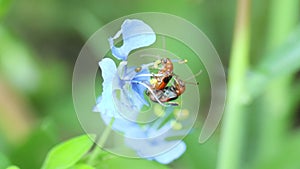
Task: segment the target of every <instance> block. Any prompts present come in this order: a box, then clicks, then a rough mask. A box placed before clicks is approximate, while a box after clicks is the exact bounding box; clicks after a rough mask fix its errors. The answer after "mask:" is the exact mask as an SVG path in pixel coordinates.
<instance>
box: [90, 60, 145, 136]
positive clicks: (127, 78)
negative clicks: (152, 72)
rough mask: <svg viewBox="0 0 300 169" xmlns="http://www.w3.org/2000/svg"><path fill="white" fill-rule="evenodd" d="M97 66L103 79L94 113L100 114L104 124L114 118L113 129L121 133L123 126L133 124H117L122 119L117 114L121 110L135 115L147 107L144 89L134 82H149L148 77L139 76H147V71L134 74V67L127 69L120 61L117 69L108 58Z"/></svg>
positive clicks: (125, 121) (123, 122)
mask: <svg viewBox="0 0 300 169" xmlns="http://www.w3.org/2000/svg"><path fill="white" fill-rule="evenodd" d="M99 66H100V68H101V72H102V78H103V83H102V88H103V92H102V95H101V96H100V97H99V98H98V99H97V104H96V106H95V107H94V111H95V112H101V115H102V118H103V120H104V121H105V123H106V124H109V122H110V119H111V118H112V117H114V118H115V119H116V121H115V123H114V124H113V128H114V129H116V130H119V131H122V130H124V129H125V128H124V126H128V125H130V126H131V125H132V123H133V122H131V121H128V120H124V121H122V120H121V121H120V122H118V121H119V119H123V118H124V117H122V116H121V115H120V113H119V112H120V111H121V110H122V111H123V112H131V113H132V114H133V113H134V115H137V112H139V111H140V109H141V108H142V107H143V106H144V105H148V103H147V101H146V100H145V98H144V92H145V90H146V88H145V87H144V86H141V85H140V84H138V83H136V82H140V81H149V77H148V76H139V75H143V74H149V71H148V69H146V68H142V70H141V71H139V72H136V71H134V69H135V68H134V67H131V68H128V67H127V64H126V62H125V61H122V62H121V63H120V65H119V67H118V68H117V67H116V65H115V63H114V61H113V60H112V59H110V58H104V59H102V60H101V61H100V62H99ZM117 95H119V96H117ZM132 116H133V115H132ZM133 118H135V117H133ZM132 120H134V119H132Z"/></svg>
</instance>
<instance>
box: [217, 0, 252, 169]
mask: <svg viewBox="0 0 300 169" xmlns="http://www.w3.org/2000/svg"><path fill="white" fill-rule="evenodd" d="M249 12H250V0H239V1H238V6H237V16H236V25H235V32H234V39H233V46H232V53H231V59H230V68H229V75H228V97H227V99H228V102H227V105H226V110H225V114H224V121H223V128H222V136H221V142H220V152H219V159H218V166H217V168H218V169H239V168H240V161H241V148H242V142H243V140H242V138H243V135H242V129H243V124H244V122H243V121H244V118H243V111H244V110H243V102H244V101H246V100H247V96H246V91H245V74H246V72H247V70H248V59H249V56H248V55H249V41H250V30H249Z"/></svg>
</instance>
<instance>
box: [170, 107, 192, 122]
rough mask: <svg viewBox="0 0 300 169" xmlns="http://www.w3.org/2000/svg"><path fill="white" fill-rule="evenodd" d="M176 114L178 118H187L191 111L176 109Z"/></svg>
mask: <svg viewBox="0 0 300 169" xmlns="http://www.w3.org/2000/svg"><path fill="white" fill-rule="evenodd" d="M174 115H175V118H176V119H177V120H185V119H187V118H188V116H189V115H190V112H189V111H188V110H187V109H182V110H181V109H180V110H178V109H176V110H175V111H174Z"/></svg>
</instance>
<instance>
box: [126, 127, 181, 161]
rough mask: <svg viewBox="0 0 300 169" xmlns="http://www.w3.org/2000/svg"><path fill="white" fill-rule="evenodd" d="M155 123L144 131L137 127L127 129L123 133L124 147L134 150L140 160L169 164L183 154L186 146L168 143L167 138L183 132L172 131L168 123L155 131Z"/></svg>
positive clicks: (175, 142)
mask: <svg viewBox="0 0 300 169" xmlns="http://www.w3.org/2000/svg"><path fill="white" fill-rule="evenodd" d="M155 123H157V122H155ZM155 123H154V124H153V125H151V126H148V127H146V129H145V127H144V128H141V127H140V126H138V125H132V126H131V127H130V128H128V130H127V131H126V132H125V136H126V137H127V138H126V145H128V146H129V147H131V148H132V149H134V150H135V151H136V153H137V155H139V156H140V157H142V158H146V159H148V160H155V161H157V162H159V163H161V164H169V163H171V162H172V161H174V160H176V159H177V158H179V157H180V156H181V155H182V154H183V153H184V152H185V150H186V145H185V143H184V142H183V141H181V140H172V141H168V140H167V138H170V137H172V136H178V135H180V134H183V132H184V131H181V132H180V131H174V130H173V129H172V127H171V123H170V122H168V123H166V124H164V126H163V127H162V128H159V129H157V128H155V127H154V126H156V124H155ZM127 127H129V126H127ZM133 138H134V139H133ZM166 150H167V151H166Z"/></svg>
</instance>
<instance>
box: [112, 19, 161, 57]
mask: <svg viewBox="0 0 300 169" xmlns="http://www.w3.org/2000/svg"><path fill="white" fill-rule="evenodd" d="M121 34H122V38H123V45H122V46H121V47H116V46H115V45H114V40H115V39H117V38H119V37H120V36H121ZM108 40H109V44H110V48H111V50H112V54H113V55H114V56H115V57H116V58H117V59H119V60H127V56H128V54H129V53H130V52H131V51H132V50H134V49H138V48H141V47H146V46H149V45H151V44H153V43H154V42H155V40H156V36H155V33H154V31H153V30H152V29H151V27H150V26H149V25H147V24H145V23H144V22H143V21H141V20H137V19H126V20H125V21H124V22H123V24H122V26H121V30H120V31H119V32H117V33H116V35H115V36H114V37H112V38H109V39H108Z"/></svg>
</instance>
